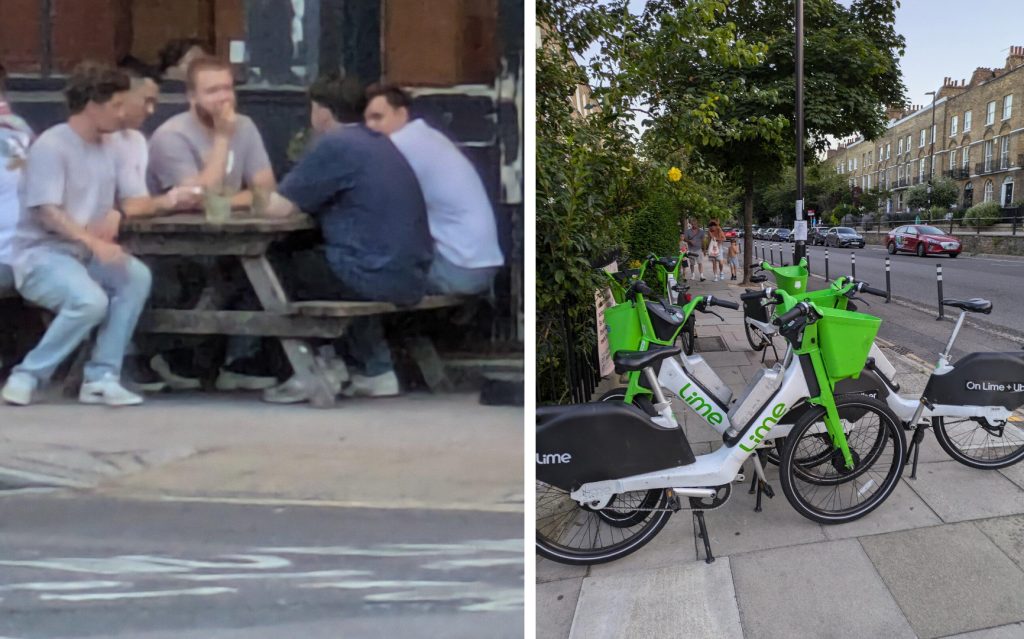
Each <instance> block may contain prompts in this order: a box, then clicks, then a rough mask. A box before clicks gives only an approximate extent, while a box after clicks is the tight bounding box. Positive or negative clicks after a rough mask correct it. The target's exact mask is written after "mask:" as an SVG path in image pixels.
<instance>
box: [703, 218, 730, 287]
mask: <svg viewBox="0 0 1024 639" xmlns="http://www.w3.org/2000/svg"><path fill="white" fill-rule="evenodd" d="M725 251H726V247H725V233H724V232H723V231H722V227H721V226H719V225H718V220H711V222H709V223H708V250H707V255H708V258H709V259H710V260H711V273H712V278H711V281H712V282H717V281H719V280H724V279H725V272H724V270H723V269H724V266H725Z"/></svg>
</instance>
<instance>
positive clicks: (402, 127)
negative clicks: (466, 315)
mask: <svg viewBox="0 0 1024 639" xmlns="http://www.w3.org/2000/svg"><path fill="white" fill-rule="evenodd" d="M366 97H367V105H366V111H365V112H364V114H363V115H364V118H365V120H366V126H367V127H368V128H370V129H373V130H374V131H377V132H379V133H383V134H385V135H388V136H389V137H390V138H391V142H392V143H393V144H394V145H395V146H396V147H397V148H398V150H399V152H400V153H401V154H402V155H403V156H404V157H405V160H406V161H407V162H408V163H409V165H410V166H411V167H412V170H413V173H415V174H416V179H417V180H418V181H419V184H420V190H422V191H423V199H424V201H425V202H426V204H427V220H428V222H429V224H430V234H431V235H432V236H433V238H434V248H435V255H434V261H433V263H432V264H431V267H430V272H429V274H428V275H427V279H428V290H429V292H431V293H452V294H462V295H476V294H480V293H484V292H486V291H488V290H489V289H490V287H491V282H492V280H493V279H494V275H495V274H496V273H497V272H498V269H499V268H500V267H501V266H502V264H504V263H505V258H504V256H503V255H502V252H501V247H500V246H499V245H498V229H497V224H496V222H495V219H494V209H493V208H492V207H491V201H490V199H489V198H488V197H487V191H486V190H485V189H484V185H483V181H482V180H481V179H480V175H479V174H478V173H477V171H476V169H475V168H474V167H473V165H472V164H471V163H470V161H469V159H468V158H467V157H466V156H465V155H464V154H463V153H462V151H460V150H459V148H458V147H457V146H455V144H454V143H452V141H451V140H449V139H448V138H447V137H446V136H445V135H444V134H443V133H441V132H440V131H438V130H437V129H434V128H432V127H430V126H429V125H428V124H427V123H426V122H424V121H423V120H420V119H415V120H411V119H410V113H409V107H410V105H411V104H412V100H411V98H410V97H409V94H407V93H406V92H405V91H403V90H402V89H400V88H398V87H395V86H387V85H378V86H373V87H370V89H369V90H368V91H367V96H366Z"/></svg>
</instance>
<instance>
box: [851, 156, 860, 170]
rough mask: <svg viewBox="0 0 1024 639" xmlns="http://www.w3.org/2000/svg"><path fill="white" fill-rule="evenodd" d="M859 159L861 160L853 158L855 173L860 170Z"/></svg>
mask: <svg viewBox="0 0 1024 639" xmlns="http://www.w3.org/2000/svg"><path fill="white" fill-rule="evenodd" d="M859 159H860V158H853V170H854V171H856V170H857V169H858V168H859V167H858V165H857V160H859Z"/></svg>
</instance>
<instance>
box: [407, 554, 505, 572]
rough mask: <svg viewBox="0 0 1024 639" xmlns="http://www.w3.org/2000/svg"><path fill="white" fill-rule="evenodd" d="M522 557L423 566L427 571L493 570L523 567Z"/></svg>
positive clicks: (438, 562) (464, 560)
mask: <svg viewBox="0 0 1024 639" xmlns="http://www.w3.org/2000/svg"><path fill="white" fill-rule="evenodd" d="M522 563H523V558H522V557H518V558H516V557H509V558H493V559H486V558H485V559H449V560H445V561H434V562H431V563H429V564H423V567H424V568H426V569H427V570H461V569H463V568H492V567H495V566H519V565H522Z"/></svg>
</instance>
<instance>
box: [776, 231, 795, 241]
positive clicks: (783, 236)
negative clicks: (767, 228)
mask: <svg viewBox="0 0 1024 639" xmlns="http://www.w3.org/2000/svg"><path fill="white" fill-rule="evenodd" d="M792 234H793V233H792V231H790V230H789V229H775V232H774V233H772V241H773V242H788V241H789V236H790V235H792Z"/></svg>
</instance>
